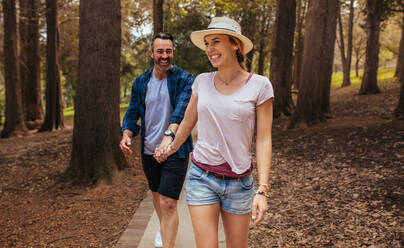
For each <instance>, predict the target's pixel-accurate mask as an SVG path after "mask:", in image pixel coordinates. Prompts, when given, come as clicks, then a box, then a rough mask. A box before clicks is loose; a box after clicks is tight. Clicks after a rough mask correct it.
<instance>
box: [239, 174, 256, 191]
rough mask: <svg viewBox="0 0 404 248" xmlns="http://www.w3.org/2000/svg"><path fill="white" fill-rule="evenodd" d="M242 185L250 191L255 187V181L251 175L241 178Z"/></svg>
mask: <svg viewBox="0 0 404 248" xmlns="http://www.w3.org/2000/svg"><path fill="white" fill-rule="evenodd" d="M240 183H241V187H242V188H243V189H245V190H250V189H252V188H253V187H254V180H253V177H252V175H251V174H250V175H248V176H245V177H243V178H241V179H240Z"/></svg>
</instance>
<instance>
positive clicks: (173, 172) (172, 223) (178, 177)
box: [157, 156, 188, 248]
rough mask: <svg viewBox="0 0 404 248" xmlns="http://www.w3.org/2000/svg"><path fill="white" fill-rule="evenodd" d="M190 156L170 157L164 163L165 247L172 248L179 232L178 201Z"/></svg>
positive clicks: (162, 185)
mask: <svg viewBox="0 0 404 248" xmlns="http://www.w3.org/2000/svg"><path fill="white" fill-rule="evenodd" d="M187 167H188V158H184V159H179V158H176V157H175V156H173V157H169V158H168V159H167V160H166V161H165V162H163V163H162V170H161V178H160V187H159V189H158V190H157V192H158V193H159V194H160V196H159V197H160V212H161V221H160V228H161V236H162V239H163V247H164V248H172V247H174V244H175V239H176V236H177V232H178V223H179V220H178V210H177V203H178V199H179V196H180V193H181V189H182V186H183V184H184V180H185V174H186V171H187Z"/></svg>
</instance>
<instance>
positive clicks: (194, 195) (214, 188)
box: [185, 161, 254, 214]
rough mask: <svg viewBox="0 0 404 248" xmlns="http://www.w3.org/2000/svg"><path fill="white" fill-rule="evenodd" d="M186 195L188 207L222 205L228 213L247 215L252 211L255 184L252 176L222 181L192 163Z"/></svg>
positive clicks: (187, 179) (186, 185)
mask: <svg viewBox="0 0 404 248" xmlns="http://www.w3.org/2000/svg"><path fill="white" fill-rule="evenodd" d="M185 193H186V201H187V204H188V205H209V204H215V203H220V206H221V208H222V209H223V210H224V211H226V212H229V213H232V214H247V213H250V212H251V211H252V201H253V197H254V182H253V177H252V174H250V175H248V176H245V177H242V178H236V179H231V180H220V179H217V178H216V177H215V176H214V175H212V174H209V173H208V172H207V171H205V170H203V169H201V168H199V167H198V166H196V165H195V164H194V163H192V161H191V163H190V166H189V169H188V174H187V178H186V184H185Z"/></svg>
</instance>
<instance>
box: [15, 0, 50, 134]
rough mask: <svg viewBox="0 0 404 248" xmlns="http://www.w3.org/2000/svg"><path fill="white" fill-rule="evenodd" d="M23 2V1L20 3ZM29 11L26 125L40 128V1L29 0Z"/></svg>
mask: <svg viewBox="0 0 404 248" xmlns="http://www.w3.org/2000/svg"><path fill="white" fill-rule="evenodd" d="M20 2H23V1H20ZM27 3H28V11H27V25H26V28H27V30H26V32H27V38H28V39H27V40H26V46H25V54H26V56H25V58H26V63H25V64H26V69H28V70H27V75H26V81H25V82H24V84H25V85H24V87H23V89H24V95H23V97H24V99H25V100H24V103H25V108H24V110H25V123H26V125H27V127H28V128H30V129H34V128H39V127H40V126H41V125H42V122H43V117H44V113H43V108H42V90H41V74H40V54H39V15H38V12H39V0H29V1H27Z"/></svg>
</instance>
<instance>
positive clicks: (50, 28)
mask: <svg viewBox="0 0 404 248" xmlns="http://www.w3.org/2000/svg"><path fill="white" fill-rule="evenodd" d="M57 4H58V0H46V26H47V30H46V110H45V121H44V123H43V125H42V127H41V129H40V130H39V131H41V132H42V131H52V130H54V129H59V128H63V127H64V124H63V102H62V87H61V82H60V66H59V25H58V7H57Z"/></svg>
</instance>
